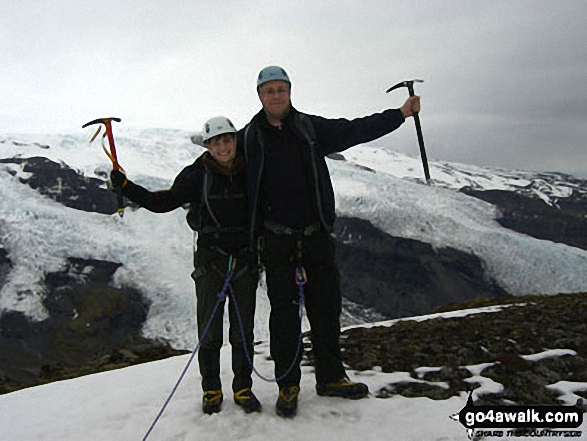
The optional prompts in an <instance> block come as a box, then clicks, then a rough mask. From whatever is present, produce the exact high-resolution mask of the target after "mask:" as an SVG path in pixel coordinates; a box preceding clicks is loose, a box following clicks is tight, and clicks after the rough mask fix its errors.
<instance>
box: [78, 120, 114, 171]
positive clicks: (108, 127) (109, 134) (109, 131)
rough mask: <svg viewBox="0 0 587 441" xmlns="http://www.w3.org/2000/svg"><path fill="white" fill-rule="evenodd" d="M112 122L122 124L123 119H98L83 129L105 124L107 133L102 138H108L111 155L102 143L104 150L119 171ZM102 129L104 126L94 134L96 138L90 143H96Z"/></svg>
mask: <svg viewBox="0 0 587 441" xmlns="http://www.w3.org/2000/svg"><path fill="white" fill-rule="evenodd" d="M112 121H116V122H120V121H121V119H120V118H114V117H111V118H98V119H95V120H93V121H90V122H87V123H85V124H84V125H83V126H82V129H84V128H86V127H88V126H91V125H94V124H104V127H106V132H105V133H104V136H103V137H102V139H103V138H104V137H108V144H110V153H109V152H108V151H107V150H106V147H105V146H104V143H102V149H103V150H104V152H105V153H106V154H107V155H108V157H109V158H110V160H111V161H112V165H113V166H114V170H119V169H120V168H121V167H120V165H119V164H118V158H117V156H116V147H115V146H114V135H113V134H112ZM101 129H102V126H100V127H98V130H96V133H94V136H92V139H91V140H90V142H92V141H94V139H96V137H97V136H98V135H99V134H100V131H101Z"/></svg>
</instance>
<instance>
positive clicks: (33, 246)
mask: <svg viewBox="0 0 587 441" xmlns="http://www.w3.org/2000/svg"><path fill="white" fill-rule="evenodd" d="M92 133H93V129H88V130H87V131H84V130H80V132H79V133H76V134H63V135H42V134H40V135H34V134H11V135H0V158H9V157H14V156H17V157H32V156H44V157H47V158H49V159H51V160H53V161H57V162H63V163H65V164H67V165H69V166H70V167H72V168H75V169H77V170H79V171H80V172H82V173H83V174H84V175H86V176H89V177H94V176H100V177H102V178H104V177H105V176H107V173H108V171H109V169H110V164H109V162H108V159H107V158H106V156H105V155H104V153H103V152H102V151H101V149H100V147H99V143H98V142H97V141H96V142H95V143H94V144H92V145H89V144H88V140H89V138H90V137H91V135H92ZM115 133H116V140H117V147H118V153H119V160H120V162H121V164H122V165H123V166H124V167H125V169H126V171H127V173H128V175H129V177H130V178H131V179H133V180H134V181H136V182H138V183H141V184H142V185H145V186H146V187H148V188H150V189H152V190H156V189H161V188H166V187H168V186H169V185H170V184H171V182H172V180H173V178H174V177H175V176H176V175H177V174H178V173H179V171H180V170H181V169H182V168H183V167H184V166H186V165H187V164H189V163H191V162H192V161H193V160H194V159H195V158H196V157H197V156H198V155H199V154H200V153H201V152H202V149H201V148H200V147H197V146H195V145H193V144H191V142H190V141H189V134H188V133H187V132H183V131H178V130H163V129H153V130H132V129H126V128H124V126H123V125H120V127H118V126H115ZM344 155H345V157H346V158H347V161H340V160H329V166H330V169H331V172H332V176H333V182H334V186H335V192H336V198H337V204H338V205H337V206H338V214H339V215H346V216H356V217H360V218H363V219H368V220H370V221H371V222H372V223H373V224H375V226H377V227H379V228H380V229H382V230H383V231H385V232H387V233H389V234H392V235H394V236H398V237H405V238H412V239H418V240H421V241H423V242H427V243H430V244H432V245H433V246H434V247H443V246H451V247H454V248H457V249H459V250H463V251H466V252H468V253H473V254H475V255H477V256H478V257H479V258H480V259H481V260H482V261H483V262H484V265H485V266H486V268H487V270H488V273H489V275H490V276H491V277H493V278H494V279H495V280H496V281H497V282H498V283H500V284H501V285H502V286H503V287H504V288H505V289H506V290H508V291H509V292H511V293H514V294H526V293H544V294H549V293H558V292H579V291H587V252H585V251H583V250H580V249H577V248H573V247H569V246H566V245H561V244H555V243H552V242H548V241H542V240H538V239H534V238H531V237H529V236H525V235H522V234H519V233H516V232H513V231H510V230H507V229H505V228H503V227H501V226H500V225H499V224H498V223H497V222H496V221H495V217H496V211H495V209H494V207H493V206H492V205H490V204H488V203H486V202H483V201H481V200H478V199H476V198H472V197H469V196H467V195H465V194H462V193H460V192H457V191H455V190H456V189H458V188H460V187H461V186H463V185H469V186H473V187H475V188H480V189H495V188H498V189H521V188H522V189H525V191H526V190H527V191H534V192H537V194H538V195H539V196H540V197H541V198H542V199H544V200H548V201H551V202H552V201H554V200H555V199H556V198H557V197H561V196H565V195H568V194H569V193H570V192H571V191H572V190H573V186H574V185H575V184H573V183H572V182H570V181H569V180H568V179H567V180H565V179H564V176H561V175H557V174H551V175H548V176H547V175H535V174H534V175H533V174H532V173H528V172H517V171H507V170H496V169H488V168H482V167H474V166H465V165H457V164H447V163H436V162H433V163H431V175H432V177H433V179H434V182H433V185H430V186H428V185H424V184H423V182H422V179H421V175H422V172H421V164H420V162H419V159H414V158H409V157H406V156H403V155H399V154H395V153H390V152H388V151H386V150H381V149H376V148H373V147H369V146H357V147H355V148H353V149H350V150H348V151H347V152H344ZM7 172H9V173H7ZM10 173H12V174H16V175H17V176H19V175H22V174H23V172H22V170H21V169H20V168H19V167H18V166H16V165H8V164H6V165H5V164H2V165H0V213H1V220H0V236H1V238H2V243H4V246H5V247H6V248H7V250H8V251H9V256H10V258H11V260H13V262H14V269H13V270H12V271H11V273H10V274H9V279H8V281H7V283H6V285H5V286H4V288H3V289H2V291H1V292H0V308H3V309H16V310H20V311H24V312H26V313H27V314H28V315H30V316H31V317H34V318H36V319H41V318H43V317H44V316H45V314H46V313H45V311H44V309H43V307H42V305H41V302H40V299H41V296H42V289H41V287H40V286H39V285H38V282H39V280H40V279H41V277H42V275H43V274H44V273H46V272H50V271H56V270H59V269H61V268H62V267H63V265H64V262H65V259H66V258H67V257H68V256H76V257H85V258H89V257H92V258H95V259H106V260H111V261H116V262H121V263H122V264H123V266H122V267H121V268H120V269H119V270H118V271H117V273H116V281H117V283H119V284H125V285H130V286H134V287H137V288H139V289H140V290H141V291H142V292H144V293H145V294H146V295H147V296H148V297H149V299H150V300H151V301H152V306H151V310H150V315H149V318H148V321H147V324H146V326H145V331H144V332H145V334H146V336H147V337H155V336H157V337H163V338H166V339H168V340H170V341H171V342H173V343H174V344H175V345H177V346H180V347H188V348H191V347H193V345H194V343H195V340H194V338H195V337H194V334H195V333H194V332H193V330H194V329H195V327H194V326H195V324H194V318H193V317H194V308H195V305H194V295H193V290H194V288H193V283H192V281H191V279H190V277H189V274H190V273H191V271H192V247H193V236H192V232H191V230H190V229H189V228H188V227H187V225H186V223H185V212H184V211H183V210H181V209H179V210H176V211H174V212H172V213H168V214H158V215H155V214H152V213H149V212H146V211H145V210H138V211H132V210H127V213H126V215H125V217H124V219H123V220H120V219H118V218H117V216H115V215H113V216H105V215H100V214H95V213H87V212H82V211H78V210H73V209H70V208H66V207H64V206H62V205H61V204H58V203H56V202H53V201H52V200H49V199H48V198H46V197H44V196H41V195H40V194H39V193H38V192H36V191H35V190H33V189H31V188H29V187H28V186H25V185H21V184H20V183H18V181H17V180H16V179H14V177H13V176H11V174H10ZM262 292H263V287H261V295H259V296H258V297H259V300H258V302H259V314H257V327H256V333H257V338H259V339H262V338H263V337H264V336H266V333H267V323H266V317H267V316H266V313H267V310H268V306H267V301H266V298H265V296H264V295H262Z"/></svg>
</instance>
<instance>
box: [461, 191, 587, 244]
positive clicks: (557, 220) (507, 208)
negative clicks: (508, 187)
mask: <svg viewBox="0 0 587 441" xmlns="http://www.w3.org/2000/svg"><path fill="white" fill-rule="evenodd" d="M460 191H461V192H463V193H465V194H468V195H469V196H474V197H476V198H478V199H482V200H484V201H486V202H489V203H491V204H493V205H495V206H497V207H498V208H499V210H500V213H501V216H500V218H499V219H497V221H498V222H499V223H500V224H501V225H502V226H503V227H505V228H509V229H511V230H514V231H517V232H519V233H523V234H527V235H528V236H532V237H535V238H537V239H543V240H550V241H553V242H558V243H564V244H566V245H570V246H572V247H577V248H581V249H583V250H587V195H585V194H580V193H578V192H573V194H572V195H571V196H569V197H568V198H559V199H557V201H556V204H557V206H558V207H560V208H556V207H553V206H550V205H548V204H547V203H546V202H544V201H543V200H541V199H537V198H532V197H529V196H526V195H523V194H518V193H513V192H511V191H504V190H487V191H480V190H473V189H472V188H470V187H464V188H462V189H461V190H460Z"/></svg>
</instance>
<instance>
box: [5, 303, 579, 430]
mask: <svg viewBox="0 0 587 441" xmlns="http://www.w3.org/2000/svg"><path fill="white" fill-rule="evenodd" d="M497 310H499V308H496V307H491V308H482V309H479V310H468V311H461V312H457V313H446V314H436V315H430V316H424V317H418V318H416V319H417V320H427V319H432V318H435V317H438V316H446V317H455V316H464V315H467V314H479V313H483V314H490V313H492V312H495V311H497ZM396 322H397V320H394V321H390V322H386V323H379V325H387V326H393V324H394V323H396ZM256 351H257V355H256V357H255V365H256V368H257V369H258V370H259V371H260V372H261V373H262V374H263V375H264V376H267V377H271V376H272V374H273V372H272V370H273V363H272V362H270V361H268V360H267V355H268V346H267V344H266V343H263V344H261V345H258V346H257V347H256ZM569 353H573V351H569V350H556V351H547V352H543V353H540V354H528V356H527V357H526V358H527V359H528V360H531V361H537V360H540V359H543V358H548V357H557V356H561V355H565V354H569ZM189 357H190V356H189V355H185V356H180V357H173V358H171V359H167V360H162V361H157V362H152V363H146V364H142V365H137V366H132V367H128V368H125V369H119V370H116V371H111V372H104V373H100V374H95V375H90V376H86V377H81V378H76V379H73V380H67V381H60V382H57V383H52V384H48V385H44V386H37V387H34V388H29V389H25V390H21V391H18V392H13V393H10V394H7V395H2V396H0V428H1V429H0V439H2V441H57V440H58V441H81V440H83V441H92V440H96V441H98V440H99V441H105V440H113V441H114V440H117V441H118V440H125V441H126V440H141V439H143V438H144V437H145V435H146V434H147V432H148V430H149V428H150V427H151V425H152V423H153V422H154V421H155V418H156V416H157V415H158V413H159V411H160V409H161V407H162V405H163V403H164V402H165V400H166V398H167V397H168V395H169V393H170V391H171V390H172V388H173V387H174V385H175V383H176V381H177V379H178V378H179V375H180V373H181V372H182V371H183V369H184V368H185V366H186V363H187V362H188V360H189ZM222 360H223V367H222V381H223V384H224V393H225V402H224V404H223V410H222V412H221V413H219V414H216V415H212V416H209V415H204V414H203V413H202V412H201V404H200V403H201V388H200V384H199V381H200V379H199V372H198V366H197V362H194V363H193V364H192V365H191V366H190V369H189V370H188V373H187V375H186V376H185V378H184V380H183V382H182V383H181V385H180V386H179V388H178V389H177V393H176V394H175V396H174V397H173V399H172V400H171V401H170V404H169V405H168V407H167V408H166V410H165V412H164V413H163V415H162V417H161V418H160V419H159V421H158V422H157V424H156V425H155V427H154V428H153V430H152V431H151V432H150V434H149V436H148V438H147V439H148V440H152V441H156V440H157V441H208V440H210V441H225V440H226V441H229V440H259V441H265V440H267V441H268V440H304V441H308V440H321V439H324V440H326V439H336V440H337V441H357V440H373V441H412V440H422V441H434V440H437V441H453V440H454V441H461V440H463V441H464V440H466V439H467V432H466V430H465V428H464V427H463V426H462V425H461V424H460V423H459V422H457V421H454V420H453V419H451V418H450V416H451V415H454V414H456V413H458V412H460V410H461V409H462V408H463V407H464V406H465V405H466V403H467V395H466V394H462V395H461V396H459V397H453V398H450V399H448V400H442V401H434V400H431V399H428V398H405V397H401V396H395V397H392V398H387V399H378V398H375V397H374V393H375V392H377V390H379V389H380V388H382V387H385V386H387V385H388V384H390V383H399V382H402V381H412V382H424V381H423V380H417V379H414V378H411V377H410V375H409V373H407V372H394V373H383V372H381V370H380V369H378V368H375V369H374V370H372V371H365V372H351V376H352V378H354V379H356V380H359V381H362V382H364V383H366V384H367V385H368V386H369V388H370V390H371V393H372V396H371V397H369V398H368V399H364V400H358V401H350V400H344V399H341V398H324V397H319V396H318V395H316V392H315V390H314V375H313V373H312V372H311V369H310V368H308V367H304V368H303V370H302V383H301V390H302V391H301V393H300V401H299V412H298V415H297V416H296V418H294V419H293V420H284V419H282V418H280V417H278V416H277V415H276V414H275V408H274V406H275V400H276V399H277V387H276V385H275V384H274V383H269V382H264V381H262V380H260V379H258V378H255V380H254V386H253V389H254V391H255V392H256V395H257V396H258V398H259V399H260V401H261V402H262V404H263V406H264V409H263V412H262V413H260V414H253V415H246V414H245V413H244V412H243V411H242V410H241V409H240V408H238V407H237V406H236V405H235V404H234V403H233V401H232V397H231V396H230V383H231V372H230V362H229V360H230V348H229V347H228V346H226V345H225V346H224V347H223V350H222ZM489 365H490V364H483V365H477V366H468V367H467V368H468V369H469V370H470V372H471V373H472V375H473V376H472V377H470V378H469V379H468V381H471V382H477V383H480V384H481V387H480V388H479V389H476V391H475V394H480V393H491V392H495V393H497V392H500V391H501V390H502V386H501V385H500V384H498V383H496V382H494V381H492V380H490V379H489V378H486V377H483V376H481V375H480V373H481V371H482V370H483V369H484V368H485V367H487V366H489ZM436 369H438V368H435V367H422V368H420V369H419V370H418V372H419V373H422V374H423V373H424V372H429V371H433V370H436ZM429 384H434V385H436V386H440V387H442V386H443V385H442V383H429ZM552 388H554V389H557V390H558V391H560V392H561V393H563V394H564V395H563V396H564V399H565V401H566V403H567V404H569V405H572V404H575V402H576V400H577V398H578V396H577V395H575V394H574V393H573V391H577V390H584V389H585V388H587V383H568V382H567V383H564V384H555V385H552ZM474 397H475V395H474ZM573 430H581V431H582V432H583V435H582V437H579V438H574V439H587V423H584V424H583V425H582V426H581V427H580V428H578V429H573ZM485 439H495V440H505V439H518V438H515V437H511V438H510V437H495V438H485Z"/></svg>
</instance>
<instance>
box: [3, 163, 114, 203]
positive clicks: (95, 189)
mask: <svg viewBox="0 0 587 441" xmlns="http://www.w3.org/2000/svg"><path fill="white" fill-rule="evenodd" d="M1 163H4V164H17V165H19V166H21V167H22V171H23V172H24V173H27V174H29V173H30V175H29V176H28V177H27V178H19V179H20V182H22V183H23V184H26V185H28V186H29V187H31V188H33V189H35V190H37V191H38V192H39V193H41V194H42V195H44V196H47V197H49V198H51V199H53V200H54V201H56V202H60V203H61V204H63V205H65V206H66V207H70V208H74V209H76V210H83V211H89V212H94V213H101V214H113V213H116V208H117V206H116V196H115V195H114V194H113V193H112V191H110V190H108V189H106V188H104V187H105V184H106V182H105V181H103V180H101V179H97V178H89V177H85V176H83V175H81V174H79V173H78V172H77V171H76V170H74V169H72V168H70V167H68V166H67V165H65V164H58V163H56V162H53V161H51V160H49V159H47V158H42V157H34V158H8V159H0V164H1Z"/></svg>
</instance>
